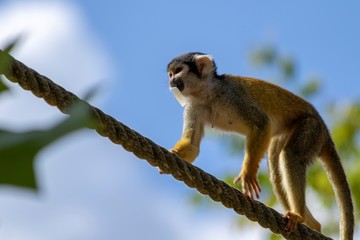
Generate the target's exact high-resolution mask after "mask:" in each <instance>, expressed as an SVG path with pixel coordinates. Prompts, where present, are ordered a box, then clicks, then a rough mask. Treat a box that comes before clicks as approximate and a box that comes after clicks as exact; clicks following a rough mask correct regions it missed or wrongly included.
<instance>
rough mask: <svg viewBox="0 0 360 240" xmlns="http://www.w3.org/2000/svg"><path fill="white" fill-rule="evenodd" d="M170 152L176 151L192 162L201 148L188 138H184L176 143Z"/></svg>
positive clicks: (181, 156)
mask: <svg viewBox="0 0 360 240" xmlns="http://www.w3.org/2000/svg"><path fill="white" fill-rule="evenodd" d="M170 152H172V153H175V154H176V155H178V156H179V157H180V158H182V159H184V160H185V161H187V162H189V163H192V162H194V161H195V158H196V157H197V156H198V155H199V152H200V149H199V147H198V146H195V145H194V144H191V142H190V141H189V140H188V139H186V138H182V139H180V141H178V142H177V143H176V144H175V146H174V147H173V148H172V149H171V150H170Z"/></svg>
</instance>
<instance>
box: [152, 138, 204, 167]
mask: <svg viewBox="0 0 360 240" xmlns="http://www.w3.org/2000/svg"><path fill="white" fill-rule="evenodd" d="M169 151H170V152H172V153H174V154H176V155H177V156H178V157H180V158H182V159H184V160H185V161H187V162H189V163H192V162H194V161H195V158H196V157H197V156H198V155H199V152H200V149H199V147H198V146H195V145H194V144H191V143H190V141H189V140H187V139H184V138H183V139H180V140H179V141H178V142H177V143H176V144H175V146H174V147H173V148H172V149H170V150H169ZM158 170H159V173H160V174H163V171H161V169H160V168H158Z"/></svg>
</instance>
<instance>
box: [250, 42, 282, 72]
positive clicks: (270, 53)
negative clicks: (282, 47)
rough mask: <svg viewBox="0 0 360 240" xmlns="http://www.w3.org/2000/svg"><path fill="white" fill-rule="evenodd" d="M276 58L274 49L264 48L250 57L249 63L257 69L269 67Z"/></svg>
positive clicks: (270, 47)
mask: <svg viewBox="0 0 360 240" xmlns="http://www.w3.org/2000/svg"><path fill="white" fill-rule="evenodd" d="M276 57H277V53H276V49H275V48H274V47H272V46H265V47H262V48H261V49H258V50H256V51H255V52H254V53H253V54H252V55H251V61H252V63H253V64H254V65H255V66H257V67H263V66H270V65H272V64H273V63H274V61H275V59H276Z"/></svg>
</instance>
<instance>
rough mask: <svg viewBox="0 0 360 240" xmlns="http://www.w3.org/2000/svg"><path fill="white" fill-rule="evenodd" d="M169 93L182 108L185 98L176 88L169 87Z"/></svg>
mask: <svg viewBox="0 0 360 240" xmlns="http://www.w3.org/2000/svg"><path fill="white" fill-rule="evenodd" d="M170 91H171V92H172V93H173V94H174V96H175V97H176V100H178V102H179V103H180V105H181V106H182V107H184V106H185V105H186V98H185V97H184V95H182V94H181V92H180V90H179V89H178V88H177V87H171V88H170Z"/></svg>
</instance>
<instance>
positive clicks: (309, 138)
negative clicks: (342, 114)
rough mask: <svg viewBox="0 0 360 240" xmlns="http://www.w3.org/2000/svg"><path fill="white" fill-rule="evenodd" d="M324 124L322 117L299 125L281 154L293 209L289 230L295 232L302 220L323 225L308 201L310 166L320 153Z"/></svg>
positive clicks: (282, 167) (286, 186)
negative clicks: (308, 169) (314, 215)
mask: <svg viewBox="0 0 360 240" xmlns="http://www.w3.org/2000/svg"><path fill="white" fill-rule="evenodd" d="M322 131H323V125H322V123H321V122H319V121H318V119H316V118H313V117H307V118H304V119H301V120H298V122H297V123H296V124H295V126H294V128H293V132H292V134H291V135H290V136H289V138H288V141H287V142H286V144H285V146H284V149H283V151H282V152H281V153H280V169H281V171H282V173H283V174H282V176H283V177H284V179H283V186H284V188H285V192H286V195H287V200H288V203H289V207H290V209H289V210H288V211H287V212H286V214H285V218H286V219H287V220H288V222H287V225H286V227H285V230H287V231H289V232H292V231H294V230H295V228H296V226H297V223H298V222H304V223H305V224H306V225H308V226H309V227H311V228H313V229H315V230H318V231H320V224H319V223H318V222H317V221H316V220H315V218H314V217H313V216H312V214H311V213H310V211H309V210H308V208H307V207H306V203H305V187H306V168H307V166H308V165H309V164H310V163H311V162H312V161H313V160H314V159H315V157H316V156H318V155H319V152H320V149H321V136H322V134H323V132H322Z"/></svg>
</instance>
